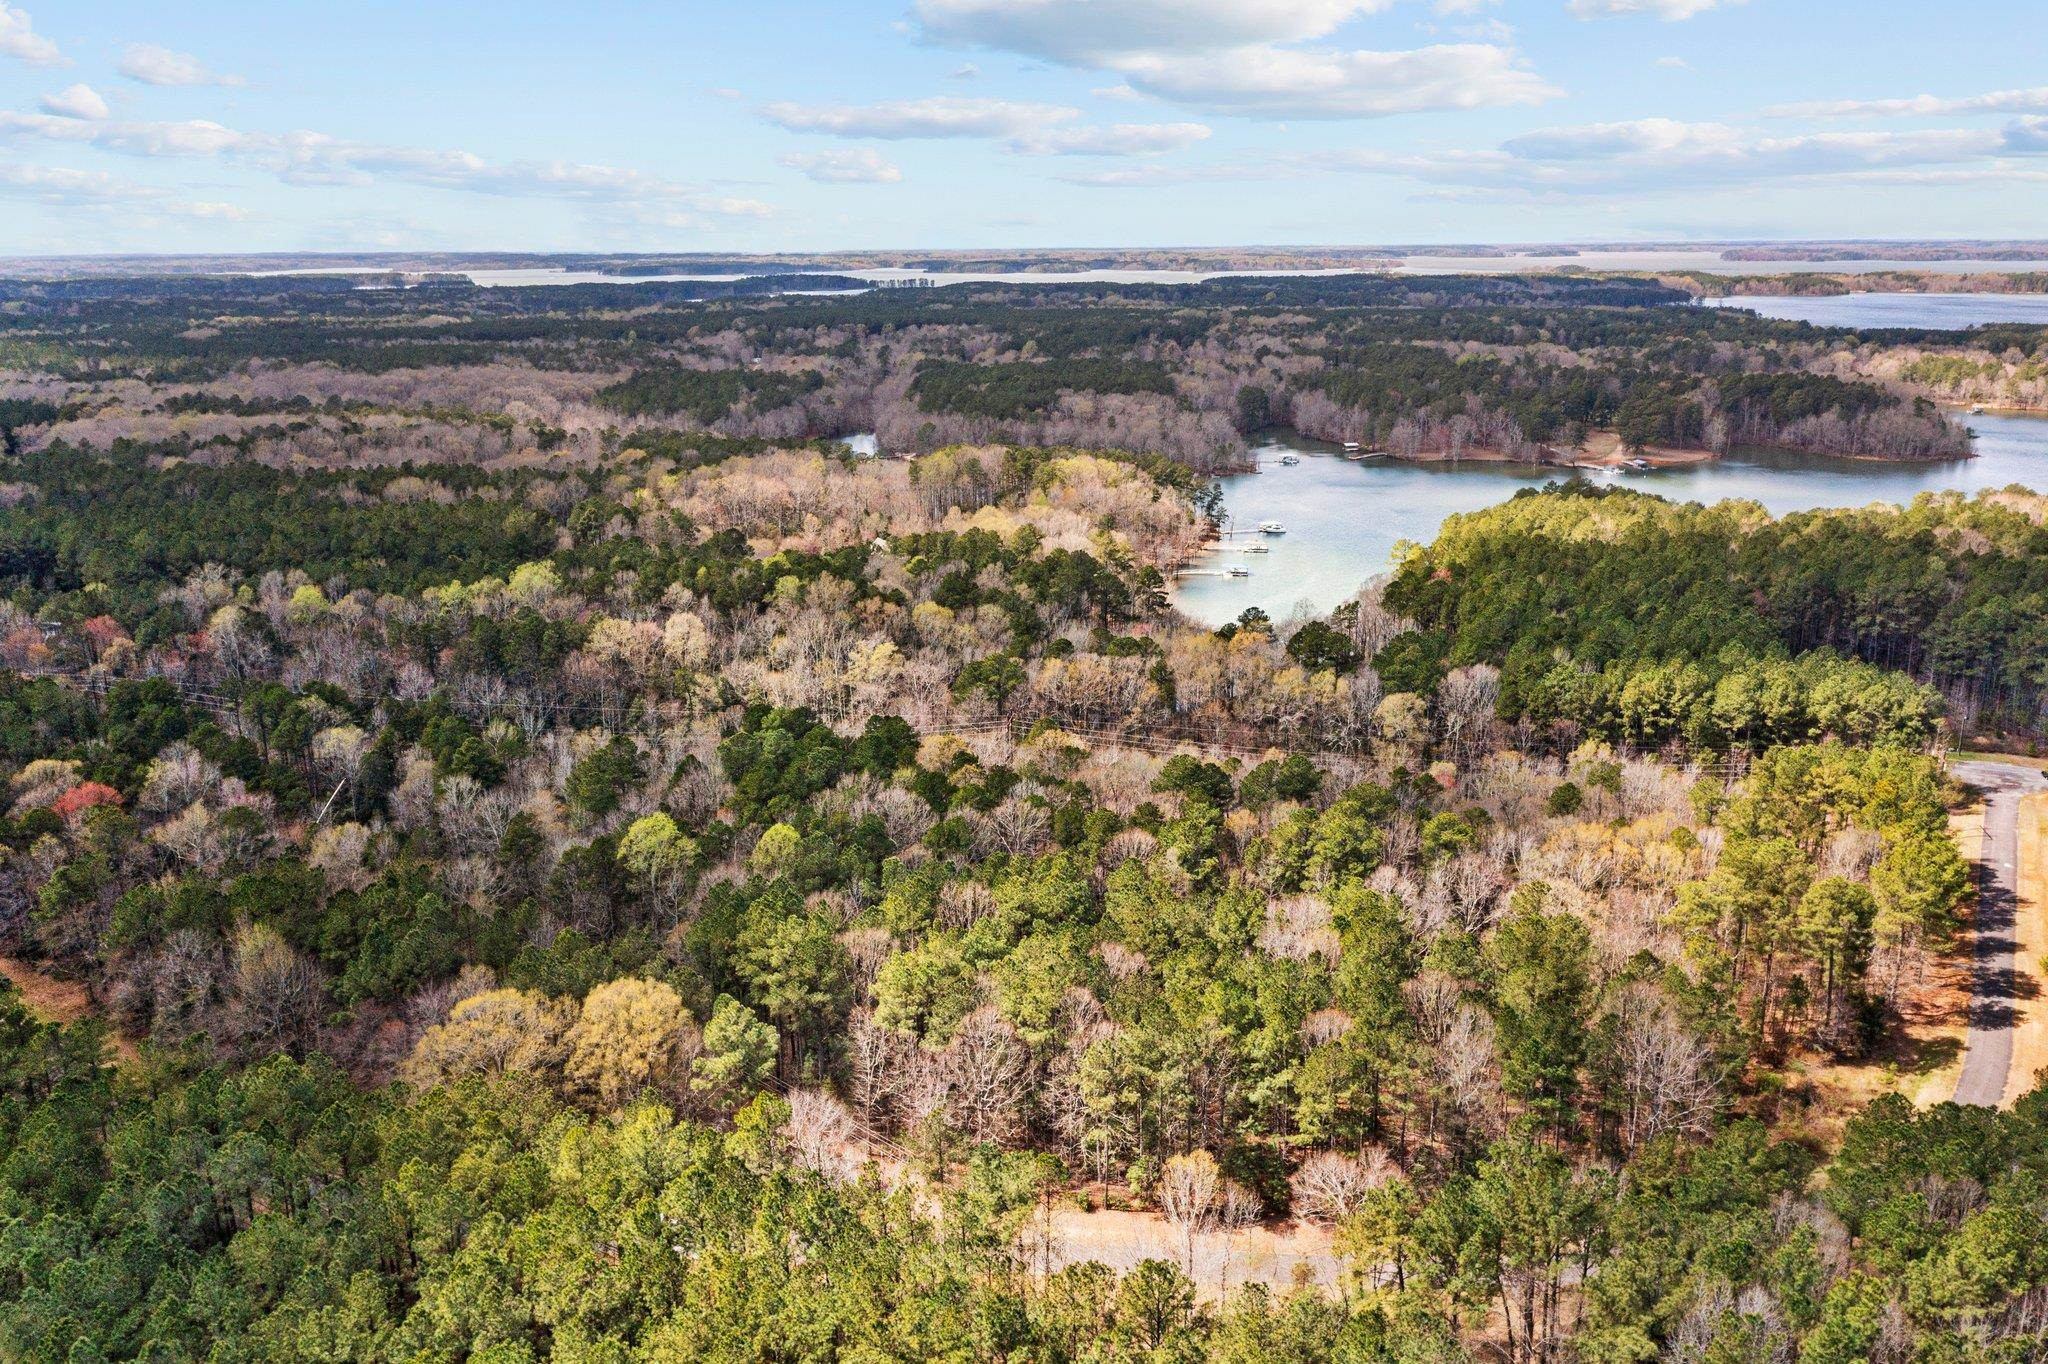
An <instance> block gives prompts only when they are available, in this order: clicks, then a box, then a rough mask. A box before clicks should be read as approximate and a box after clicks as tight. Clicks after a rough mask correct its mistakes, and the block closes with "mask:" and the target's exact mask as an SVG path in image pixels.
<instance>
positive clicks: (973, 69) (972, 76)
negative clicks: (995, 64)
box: [953, 62, 981, 81]
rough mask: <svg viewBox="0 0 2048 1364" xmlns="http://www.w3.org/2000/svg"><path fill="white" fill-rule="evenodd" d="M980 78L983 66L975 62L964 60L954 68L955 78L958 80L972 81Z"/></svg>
mask: <svg viewBox="0 0 2048 1364" xmlns="http://www.w3.org/2000/svg"><path fill="white" fill-rule="evenodd" d="M980 78H981V68H980V67H978V66H976V65H975V64H974V63H973V62H962V63H960V65H958V66H956V67H954V68H953V79H954V80H956V81H971V80H979V79H980Z"/></svg>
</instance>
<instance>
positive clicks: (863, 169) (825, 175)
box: [776, 147, 903, 185]
mask: <svg viewBox="0 0 2048 1364" xmlns="http://www.w3.org/2000/svg"><path fill="white" fill-rule="evenodd" d="M776 160H777V161H779V162H780V163H781V164H782V165H785V166H788V167H789V168H790V169H791V170H799V171H802V172H803V173H804V174H805V175H808V176H810V177H811V179H813V180H817V181H820V182H822V183H824V184H828V185H893V184H895V183H896V182H897V181H899V180H901V179H902V178H903V171H902V169H901V168H899V167H897V166H895V165H893V164H891V163H890V162H889V161H887V160H885V159H884V158H883V156H882V154H881V153H880V152H878V151H876V150H875V149H874V148H872V147H850V148H847V149H845V150H843V151H825V152H790V153H789V154H788V155H786V156H779V157H777V158H776Z"/></svg>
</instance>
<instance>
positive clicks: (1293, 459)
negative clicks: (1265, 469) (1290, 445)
mask: <svg viewBox="0 0 2048 1364" xmlns="http://www.w3.org/2000/svg"><path fill="white" fill-rule="evenodd" d="M1280 462H1281V463H1282V464H1299V463H1301V456H1300V455H1282V456H1280Z"/></svg>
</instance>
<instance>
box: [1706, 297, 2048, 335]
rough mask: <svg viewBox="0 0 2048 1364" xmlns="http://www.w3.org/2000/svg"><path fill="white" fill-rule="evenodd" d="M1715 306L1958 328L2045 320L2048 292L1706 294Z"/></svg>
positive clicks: (1843, 322) (1793, 317)
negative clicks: (1803, 295) (1796, 295)
mask: <svg viewBox="0 0 2048 1364" xmlns="http://www.w3.org/2000/svg"><path fill="white" fill-rule="evenodd" d="M1701 302H1703V303H1705V304H1707V305H1709V306H1710V307H1716V308H1746V309H1748V310H1749V311H1750V312H1753V313H1760V314H1762V315H1763V316H1765V317H1776V318H1782V319H1784V320H1786V321H1788V322H1812V323H1814V324H1815V325H1817V326H1822V327H1929V328H1939V329H1941V330H1944V331H1961V330H1962V329H1963V328H1965V327H1981V326H1985V325H1987V324H1990V323H1994V322H2020V323H2032V324H2035V325H2040V326H2048V294H1832V295H1828V296H1825V297H1814V298H1748V297H1743V298H1709V299H1702V300H1701Z"/></svg>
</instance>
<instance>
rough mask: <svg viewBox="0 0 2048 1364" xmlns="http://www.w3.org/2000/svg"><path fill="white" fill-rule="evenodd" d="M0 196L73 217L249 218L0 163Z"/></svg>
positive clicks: (73, 175)
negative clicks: (118, 211) (109, 212)
mask: <svg viewBox="0 0 2048 1364" xmlns="http://www.w3.org/2000/svg"><path fill="white" fill-rule="evenodd" d="M0 195H4V196H6V197H9V198H16V199H31V200H34V201H35V202H37V203H40V204H47V205H49V206H50V207H52V208H61V209H66V210H69V211H73V212H76V211H80V210H99V209H109V208H123V209H126V210H128V211H130V212H134V211H137V210H141V211H146V212H154V213H167V214H171V215H174V216H176V217H181V218H206V219H212V220H215V221H222V222H242V221H245V220H246V219H247V218H248V217H249V214H248V213H247V212H246V211H245V210H243V209H241V208H238V207H237V206H235V205H234V204H223V203H191V202H187V201H185V200H181V199H176V198H173V197H171V195H170V193H169V191H167V190H163V189H159V188H157V187H155V186H153V185H138V184H134V183H132V182H130V181H127V180H121V179H117V178H116V177H114V176H111V175H108V174H106V173H105V172H104V171H81V170H72V169H69V168H67V167H64V166H30V165H21V164H19V163H7V162H0Z"/></svg>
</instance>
